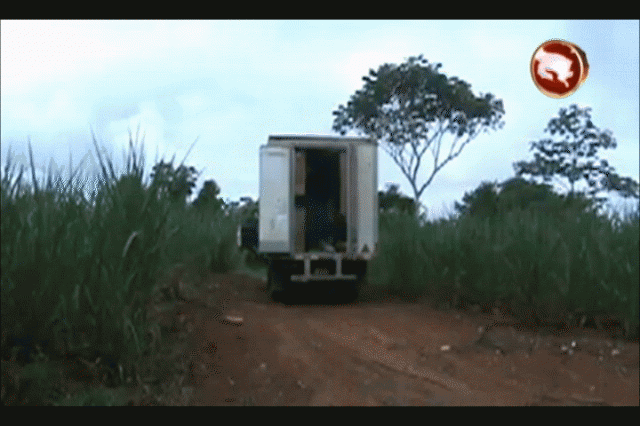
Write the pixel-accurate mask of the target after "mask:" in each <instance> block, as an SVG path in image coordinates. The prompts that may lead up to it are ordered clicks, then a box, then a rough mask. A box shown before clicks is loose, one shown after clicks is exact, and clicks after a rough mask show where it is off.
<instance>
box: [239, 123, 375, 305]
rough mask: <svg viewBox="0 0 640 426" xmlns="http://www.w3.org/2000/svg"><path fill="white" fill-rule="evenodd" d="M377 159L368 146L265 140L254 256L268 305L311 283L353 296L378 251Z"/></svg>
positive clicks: (365, 142)
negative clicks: (263, 273)
mask: <svg viewBox="0 0 640 426" xmlns="http://www.w3.org/2000/svg"><path fill="white" fill-rule="evenodd" d="M377 153H378V151H377V144H376V142H375V141H373V140H371V139H368V138H346V137H331V136H299V135H279V136H270V137H269V140H268V143H267V144H266V145H263V146H261V147H260V195H259V220H258V231H257V236H258V238H257V243H258V244H257V245H258V247H257V251H258V253H259V254H260V255H261V257H262V258H263V259H265V260H266V261H267V263H268V266H269V270H268V289H269V292H270V293H271V295H272V297H273V298H274V299H276V300H278V299H280V300H282V299H284V298H288V296H290V295H291V294H292V293H296V290H302V291H303V290H304V288H305V285H307V284H308V283H311V282H315V283H322V284H323V285H326V286H328V287H332V289H334V290H335V289H336V288H337V290H338V291H340V290H341V289H342V290H345V291H344V292H343V295H345V296H346V297H347V298H349V299H352V300H353V299H355V298H356V297H357V294H358V290H359V287H360V284H361V281H362V279H363V278H364V275H365V273H366V269H367V262H368V261H370V260H371V259H372V257H373V256H374V255H375V253H376V250H377V242H378V193H377V182H378V176H377V173H378V168H377V166H378V162H377ZM239 235H241V237H242V238H241V239H242V240H244V239H245V238H244V236H245V235H248V234H247V232H246V230H242V233H239ZM254 240H255V238H254ZM240 244H241V245H246V244H245V242H244V241H240Z"/></svg>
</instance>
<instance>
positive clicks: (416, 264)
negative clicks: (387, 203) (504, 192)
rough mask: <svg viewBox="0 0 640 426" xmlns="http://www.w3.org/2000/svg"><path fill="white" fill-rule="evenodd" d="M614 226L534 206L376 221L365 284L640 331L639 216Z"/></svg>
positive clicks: (546, 318)
mask: <svg viewBox="0 0 640 426" xmlns="http://www.w3.org/2000/svg"><path fill="white" fill-rule="evenodd" d="M616 223H617V224H616V225H615V226H614V225H613V222H612V221H610V220H606V219H603V218H600V217H596V216H593V215H591V216H590V215H580V216H578V215H573V216H562V215H553V214H549V213H548V212H545V211H543V210H535V209H530V210H513V211H510V212H507V213H505V214H503V215H500V216H495V217H486V218H478V217H464V218H460V219H451V220H443V221H440V222H437V223H425V224H423V225H420V224H419V223H418V221H416V220H415V219H414V218H412V217H410V216H406V215H405V216H402V215H382V216H381V220H380V255H379V256H378V257H377V258H376V259H375V260H374V261H373V262H372V265H371V267H370V270H371V272H372V273H371V274H370V283H371V285H373V286H378V287H381V288H386V289H387V290H389V291H391V292H395V293H398V294H404V295H406V296H411V297H415V296H417V295H430V294H432V295H435V294H442V293H443V291H444V292H448V293H449V294H450V295H451V297H453V298H455V296H456V295H458V296H461V297H466V298H469V299H470V300H473V301H474V302H475V303H480V304H482V303H488V302H492V301H495V300H502V301H505V302H510V303H512V304H513V305H514V306H516V307H519V308H521V312H520V313H521V314H522V315H523V317H524V316H526V315H531V314H532V313H533V316H534V317H536V319H537V320H538V321H541V322H548V321H554V320H556V319H558V318H559V317H563V316H566V315H570V314H573V315H574V316H579V315H583V314H592V313H607V314H612V315H616V316H617V317H619V318H621V319H624V320H625V321H626V323H627V327H628V330H629V329H630V330H631V332H632V333H633V332H634V330H635V333H637V329H638V290H639V288H638V282H639V276H638V269H639V267H638V258H639V257H638V246H639V244H640V239H639V232H638V213H637V211H636V212H630V213H627V215H626V217H624V218H622V219H620V218H619V219H618V220H617V222H616ZM525 311H526V312H525Z"/></svg>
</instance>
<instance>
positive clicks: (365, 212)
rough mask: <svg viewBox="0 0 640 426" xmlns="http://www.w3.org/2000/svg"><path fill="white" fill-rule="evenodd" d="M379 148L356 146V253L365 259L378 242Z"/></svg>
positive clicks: (369, 145) (372, 145) (371, 253)
mask: <svg viewBox="0 0 640 426" xmlns="http://www.w3.org/2000/svg"><path fill="white" fill-rule="evenodd" d="M377 154H378V148H377V146H376V145H375V144H361V145H357V146H356V155H355V157H356V163H357V167H355V168H354V171H355V176H353V178H354V179H353V180H354V182H355V185H354V189H355V191H354V193H355V194H354V195H352V197H353V198H354V199H355V200H356V202H355V208H356V212H355V213H356V214H355V219H356V226H355V231H356V236H357V246H356V250H355V251H356V253H357V254H360V255H361V256H362V257H363V258H366V259H368V258H370V257H371V256H372V255H373V252H374V250H375V248H376V245H377V242H378V192H377V186H378V175H377V161H378V158H377Z"/></svg>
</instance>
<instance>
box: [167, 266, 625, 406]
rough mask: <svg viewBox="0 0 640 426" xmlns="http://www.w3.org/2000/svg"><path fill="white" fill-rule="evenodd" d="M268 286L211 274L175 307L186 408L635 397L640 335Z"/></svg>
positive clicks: (583, 401) (609, 401)
mask: <svg viewBox="0 0 640 426" xmlns="http://www.w3.org/2000/svg"><path fill="white" fill-rule="evenodd" d="M265 284H266V283H265V282H264V281H261V280H258V279H255V278H250V277H248V276H246V275H240V274H225V275H212V276H211V277H210V278H209V280H208V281H207V283H206V288H207V289H208V290H207V293H206V294H205V295H203V296H202V297H200V298H199V299H198V300H193V301H191V302H186V303H183V304H180V305H178V306H177V308H176V310H175V311H172V312H170V313H167V314H166V315H172V316H174V318H173V319H172V322H173V324H174V327H177V328H176V330H182V333H188V338H187V339H186V341H187V342H188V344H187V347H186V348H187V349H186V351H185V354H184V360H185V371H186V373H185V377H186V380H185V381H184V383H182V385H183V386H184V388H183V391H184V390H186V389H188V390H190V392H188V395H189V397H188V401H189V402H188V404H189V405H267V406H273V405H285V406H291V405H303V406H309V405H310V406H314V405H321V406H322V405H325V406H326V405H337V406H344V405H354V406H379V405H446V406H449V405H454V406H467V405H638V343H637V341H636V342H623V341H620V340H618V341H616V340H614V339H612V338H611V337H610V336H608V335H607V333H606V332H596V331H586V330H574V331H573V332H571V333H566V332H565V334H564V335H554V334H551V333H547V334H545V333H542V332H538V333H534V332H533V331H527V330H524V329H518V328H517V327H516V326H515V325H509V318H495V316H496V315H497V314H494V315H489V314H477V315H472V314H471V313H470V312H456V311H446V312H443V311H437V310H434V309H430V308H428V307H426V305H425V304H424V303H401V302H399V301H393V300H384V299H381V298H378V299H377V300H376V298H374V297H368V296H367V295H366V294H365V295H364V296H363V297H362V298H361V299H362V300H359V301H358V302H356V303H353V304H348V305H340V304H321V303H315V304H309V303H308V301H301V303H300V304H298V305H294V306H285V305H282V304H278V303H275V302H272V301H271V300H269V299H268V297H267V294H266V292H265V288H264V287H265ZM367 299H368V301H367ZM496 320H500V321H501V325H496V326H494V327H488V328H487V326H488V325H490V324H493V323H495V322H496ZM183 393H184V392H183Z"/></svg>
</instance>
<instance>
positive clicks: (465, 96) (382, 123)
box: [333, 55, 504, 202]
mask: <svg viewBox="0 0 640 426" xmlns="http://www.w3.org/2000/svg"><path fill="white" fill-rule="evenodd" d="M441 66H442V64H431V63H429V61H427V60H426V59H424V58H423V57H422V55H420V56H418V57H410V58H408V60H406V61H405V62H404V63H402V64H400V65H396V64H384V65H382V66H380V67H379V68H378V70H377V71H374V70H370V71H369V75H368V76H365V77H363V80H364V82H365V84H364V87H363V88H362V89H360V90H358V91H356V92H355V94H353V95H352V96H351V98H350V100H349V102H348V103H347V104H346V106H345V105H340V106H339V107H338V109H337V110H336V111H334V112H333V114H334V116H335V118H334V122H333V129H334V130H335V131H337V132H339V133H340V134H342V135H344V134H345V133H347V132H348V131H351V130H354V131H357V132H359V133H361V134H362V133H364V134H365V135H367V136H369V137H372V138H375V139H376V140H377V141H378V142H379V143H380V144H381V146H382V147H383V149H385V151H386V152H387V153H388V154H389V155H390V156H391V158H392V159H393V160H394V161H395V163H396V164H397V165H398V166H399V167H400V170H401V171H402V173H403V174H404V176H405V177H406V178H407V180H408V181H409V183H410V184H411V187H412V189H413V193H414V197H415V200H416V202H419V200H420V197H421V195H422V193H423V192H424V190H425V188H426V187H427V186H428V185H429V184H431V182H432V181H433V178H434V177H435V175H436V173H438V172H439V171H440V170H441V169H442V168H443V167H444V166H445V165H446V164H447V163H449V162H450V161H451V160H453V159H454V158H456V157H457V156H458V155H460V153H461V152H462V149H463V148H464V147H465V146H466V145H467V144H468V143H469V142H470V141H472V140H473V139H474V138H476V137H477V136H478V135H479V134H480V133H481V132H483V131H488V130H490V129H493V130H495V129H497V128H500V127H502V125H503V124H504V123H503V121H502V116H503V115H504V108H503V104H502V100H499V99H496V98H495V97H494V95H492V94H490V93H489V94H485V95H482V94H480V95H479V96H476V95H474V94H473V93H472V91H471V85H470V84H469V83H467V82H465V81H463V80H461V79H459V78H457V77H447V76H446V75H444V74H442V73H440V71H439V69H440V67H441ZM445 135H448V136H450V137H451V139H452V140H451V146H450V149H449V150H446V149H445V148H443V144H442V142H443V138H444V136H445ZM427 150H430V151H431V153H432V155H433V168H432V169H431V174H430V175H429V177H428V178H427V179H426V181H425V182H423V183H422V184H421V183H419V182H418V179H419V177H418V171H419V169H420V166H421V165H422V157H423V155H424V154H425V152H426V151H427Z"/></svg>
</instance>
